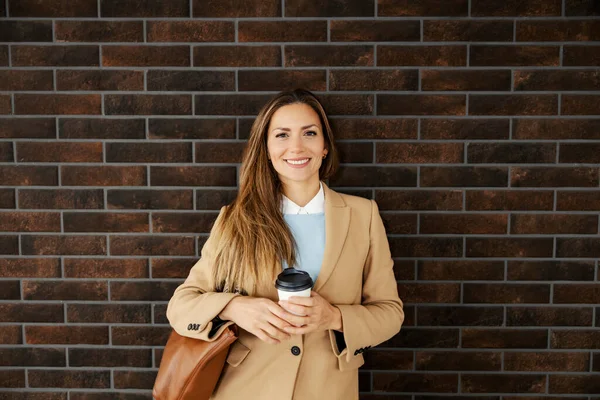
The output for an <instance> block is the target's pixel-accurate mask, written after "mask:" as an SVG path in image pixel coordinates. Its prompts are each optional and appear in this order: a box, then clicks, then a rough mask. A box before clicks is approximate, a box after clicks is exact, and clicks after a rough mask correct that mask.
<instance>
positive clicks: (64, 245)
mask: <svg viewBox="0 0 600 400" xmlns="http://www.w3.org/2000/svg"><path fill="white" fill-rule="evenodd" d="M21 247H22V250H23V254H27V255H56V256H59V255H105V254H106V238H105V237H104V236H75V235H27V236H23V237H22V238H21Z"/></svg>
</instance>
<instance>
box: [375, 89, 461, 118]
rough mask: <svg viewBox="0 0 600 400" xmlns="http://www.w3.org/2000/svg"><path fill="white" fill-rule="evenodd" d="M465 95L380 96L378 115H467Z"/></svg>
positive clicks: (378, 96) (378, 97)
mask: <svg viewBox="0 0 600 400" xmlns="http://www.w3.org/2000/svg"><path fill="white" fill-rule="evenodd" d="M465 103H466V96H465V95H423V94H415V95H397V94H378V95H377V114H378V115H465V110H466V104H465Z"/></svg>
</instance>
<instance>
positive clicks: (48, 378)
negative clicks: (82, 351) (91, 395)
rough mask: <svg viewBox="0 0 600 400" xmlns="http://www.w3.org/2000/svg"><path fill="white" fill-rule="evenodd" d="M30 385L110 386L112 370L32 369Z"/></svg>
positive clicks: (62, 386)
mask: <svg viewBox="0 0 600 400" xmlns="http://www.w3.org/2000/svg"><path fill="white" fill-rule="evenodd" d="M27 377H28V378H29V379H28V380H29V386H30V387H58V388H95V389H101V388H110V371H81V370H75V371H68V370H30V371H29V372H28V374H27Z"/></svg>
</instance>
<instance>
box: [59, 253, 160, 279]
mask: <svg viewBox="0 0 600 400" xmlns="http://www.w3.org/2000/svg"><path fill="white" fill-rule="evenodd" d="M64 271H65V277H68V278H100V279H106V278H108V279H110V278H127V279H132V278H148V260H146V259H130V258H126V259H117V258H108V259H97V258H94V259H90V258H67V259H65V260H64Z"/></svg>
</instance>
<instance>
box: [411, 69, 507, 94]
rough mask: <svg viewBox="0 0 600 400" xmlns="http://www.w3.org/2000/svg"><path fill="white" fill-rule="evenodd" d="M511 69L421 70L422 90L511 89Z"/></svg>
mask: <svg viewBox="0 0 600 400" xmlns="http://www.w3.org/2000/svg"><path fill="white" fill-rule="evenodd" d="M510 81H511V77H510V71H492V70H479V71H478V70H469V71H463V70H457V71H448V70H439V71H436V70H427V71H421V90H494V91H505V90H510V85H511V83H510Z"/></svg>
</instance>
